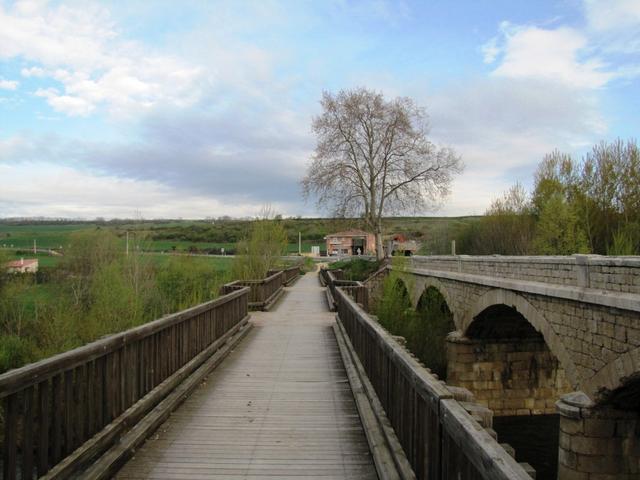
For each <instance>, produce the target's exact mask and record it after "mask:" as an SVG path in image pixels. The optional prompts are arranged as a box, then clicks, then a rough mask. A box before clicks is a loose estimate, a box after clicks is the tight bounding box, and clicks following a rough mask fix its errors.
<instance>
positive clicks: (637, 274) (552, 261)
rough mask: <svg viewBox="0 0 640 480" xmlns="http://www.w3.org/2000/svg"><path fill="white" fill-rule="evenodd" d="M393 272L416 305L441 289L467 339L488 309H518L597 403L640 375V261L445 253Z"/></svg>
mask: <svg viewBox="0 0 640 480" xmlns="http://www.w3.org/2000/svg"><path fill="white" fill-rule="evenodd" d="M527 260H529V262H528V261H527ZM540 265H543V266H544V268H539V267H540ZM391 268H392V269H394V270H398V273H399V276H400V278H401V279H402V281H403V282H404V283H405V285H406V286H407V289H408V291H409V293H410V296H411V300H412V303H413V305H414V306H416V305H417V303H418V301H419V298H420V296H421V295H422V292H424V290H425V289H426V288H428V287H434V288H436V289H437V290H439V291H440V293H441V294H442V295H443V297H444V298H445V300H446V301H447V304H448V306H449V309H450V310H451V312H452V313H453V318H454V323H455V325H456V328H457V329H458V330H459V332H461V333H462V334H464V333H466V332H467V330H468V328H469V326H470V325H471V324H472V323H473V321H474V319H475V318H476V317H477V316H478V315H479V314H480V313H481V312H482V311H483V310H485V309H486V308H488V307H491V306H493V305H499V304H504V305H507V306H509V307H513V308H514V309H515V310H517V311H518V312H519V313H520V314H522V316H524V317H525V319H526V320H527V321H528V322H529V323H530V324H531V325H532V326H533V327H534V328H535V329H536V330H537V331H538V332H539V333H541V334H542V336H543V337H544V340H545V342H546V343H547V345H548V347H549V349H550V350H551V352H552V353H553V354H554V355H555V356H556V358H557V359H558V361H559V362H560V364H561V365H562V367H563V368H564V369H565V373H566V376H567V380H568V381H569V382H570V383H571V385H572V386H573V387H574V388H575V389H576V390H582V391H584V392H585V393H586V394H587V395H588V396H589V397H590V398H592V399H593V400H595V401H598V399H599V398H600V397H599V393H601V392H602V391H609V390H612V389H615V388H620V387H621V386H622V385H621V383H622V382H624V381H625V379H627V378H631V377H632V376H637V374H638V373H639V372H640V354H638V352H640V350H638V349H639V348H640V259H637V258H632V259H630V260H624V259H623V260H621V259H619V258H613V259H606V258H604V257H594V256H573V257H463V258H462V257H453V256H447V257H443V256H439V257H414V258H412V260H411V264H410V265H409V266H408V267H406V268H402V269H397V268H395V267H391ZM585 269H586V271H585ZM469 272H473V273H469ZM517 272H522V274H521V275H518V273H517ZM549 272H551V273H549ZM581 277H582V278H581ZM585 277H586V279H585ZM579 285H598V286H599V288H600V287H606V289H605V290H603V289H599V288H591V287H587V286H579Z"/></svg>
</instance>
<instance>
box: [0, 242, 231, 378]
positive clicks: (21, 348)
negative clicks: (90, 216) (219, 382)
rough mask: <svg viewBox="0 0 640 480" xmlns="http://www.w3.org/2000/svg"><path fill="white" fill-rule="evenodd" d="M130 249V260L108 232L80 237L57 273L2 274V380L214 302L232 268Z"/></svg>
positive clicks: (47, 270) (50, 270)
mask: <svg viewBox="0 0 640 480" xmlns="http://www.w3.org/2000/svg"><path fill="white" fill-rule="evenodd" d="M131 246H132V248H131V252H130V254H129V255H125V254H124V252H123V251H122V249H121V248H120V245H119V242H118V238H117V236H116V235H115V234H114V233H113V232H112V231H110V230H107V229H92V230H82V231H76V232H73V233H72V234H71V235H70V237H69V243H68V248H67V249H66V251H65V255H64V257H61V259H60V262H59V263H58V265H57V266H55V267H44V268H41V269H40V271H39V272H38V274H37V275H33V274H6V273H5V274H3V275H2V281H1V284H0V372H1V371H5V370H8V369H10V368H15V367H18V366H21V365H23V364H25V363H28V362H32V361H35V360H38V359H40V358H44V357H47V356H50V355H53V354H55V353H59V352H62V351H65V350H68V349H71V348H74V347H77V346H80V345H83V344H85V343H88V342H90V341H93V340H95V339H97V338H100V337H102V336H104V335H108V334H111V333H116V332H119V331H122V330H125V329H128V328H131V327H134V326H137V325H140V324H142V323H145V322H148V321H150V320H153V319H155V318H158V317H160V316H162V315H164V314H167V313H170V312H174V311H177V310H181V309H184V308H187V307H189V306H192V305H195V304H198V303H201V302H204V301H206V300H209V299H212V298H214V297H215V296H216V295H217V293H218V289H219V286H220V285H221V284H222V283H224V282H225V281H226V280H228V278H229V272H228V266H230V264H229V263H228V262H227V265H221V264H220V263H219V262H209V259H207V258H200V257H189V256H173V257H163V258H162V259H161V261H159V259H158V257H156V256H152V255H145V254H142V253H140V251H139V250H138V249H137V248H135V244H133V245H131ZM4 263H5V262H4V261H3V262H2V264H3V265H4Z"/></svg>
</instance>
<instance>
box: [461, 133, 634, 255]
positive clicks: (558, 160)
mask: <svg viewBox="0 0 640 480" xmlns="http://www.w3.org/2000/svg"><path fill="white" fill-rule="evenodd" d="M458 251H459V252H460V253H467V254H476V255H477V254H496V253H497V254H502V255H524V254H537V255H571V254H574V253H596V254H601V255H638V254H640V148H639V147H638V144H637V142H635V141H627V142H624V141H622V140H616V141H614V142H612V143H605V142H603V143H600V144H598V145H596V146H594V147H593V148H592V149H591V151H590V152H588V153H587V154H586V155H585V156H584V157H583V158H582V159H581V160H579V161H578V160H575V159H574V158H572V157H571V156H570V155H567V154H564V153H561V152H558V151H554V152H552V153H550V154H549V155H547V156H546V157H545V158H544V159H543V161H542V162H541V163H540V165H539V166H538V169H537V172H536V174H535V179H534V186H533V190H532V191H531V192H526V191H525V189H524V188H523V187H522V186H521V185H519V184H516V185H515V186H513V187H512V188H511V189H510V190H509V191H508V192H506V193H505V194H504V195H503V197H501V198H499V199H497V200H495V201H494V202H493V204H492V205H491V207H490V208H489V209H488V210H487V212H486V214H485V215H484V216H483V217H482V218H481V219H480V220H479V221H478V222H476V223H473V224H470V225H468V226H467V228H465V229H463V230H462V231H461V232H460V233H459V236H458Z"/></svg>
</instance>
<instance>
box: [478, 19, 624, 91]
mask: <svg viewBox="0 0 640 480" xmlns="http://www.w3.org/2000/svg"><path fill="white" fill-rule="evenodd" d="M587 46H588V39H587V37H586V36H585V35H584V34H583V33H581V32H580V31H578V30H576V29H573V28H569V27H560V28H556V29H544V28H539V27H535V26H514V25H511V24H509V23H506V22H503V23H502V24H501V28H500V35H499V36H498V37H495V38H492V39H491V40H490V41H489V42H487V43H486V44H485V45H484V46H483V47H482V50H483V53H484V56H485V61H488V62H489V63H492V62H493V61H494V60H496V59H497V58H498V57H500V63H499V65H498V66H497V67H496V68H495V70H494V71H493V74H494V75H497V76H503V77H509V78H538V79H546V80H553V81H556V82H559V83H563V84H565V85H569V86H572V87H576V88H598V87H602V86H604V85H606V84H607V83H608V82H609V81H610V80H612V79H613V78H614V77H615V76H616V74H615V73H614V72H612V71H608V70H607V65H606V64H605V63H604V62H603V61H602V60H601V59H599V58H598V57H593V56H592V57H588V58H586V59H582V58H583V55H581V54H582V53H583V52H584V51H585V49H586V47H587Z"/></svg>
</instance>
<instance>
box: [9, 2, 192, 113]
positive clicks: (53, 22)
mask: <svg viewBox="0 0 640 480" xmlns="http://www.w3.org/2000/svg"><path fill="white" fill-rule="evenodd" d="M16 57H22V58H24V59H26V60H28V61H30V62H33V63H35V65H32V66H30V67H25V68H23V69H22V71H21V74H22V75H23V76H24V77H27V78H29V77H51V78H53V79H55V80H57V81H58V82H60V84H61V87H62V91H59V92H54V91H50V92H49V94H48V95H46V96H45V98H47V101H48V103H49V104H50V105H51V107H52V108H53V109H55V110H57V111H59V112H62V113H66V114H68V115H88V114H90V113H91V112H93V111H95V110H96V109H97V108H98V107H100V106H103V105H104V106H106V107H107V108H108V110H109V111H110V112H111V113H114V114H119V115H127V114H132V113H137V112H138V111H139V109H140V108H148V107H152V106H155V105H158V104H175V105H189V104H191V103H193V102H194V101H195V99H197V98H198V96H199V94H200V91H199V89H198V82H199V81H200V79H201V76H202V73H203V72H202V70H201V69H200V68H199V67H198V66H194V65H188V64H185V63H184V62H183V61H182V60H180V59H177V58H174V57H171V56H168V55H159V54H156V53H154V52H153V51H150V50H149V49H147V48H144V47H142V46H141V45H139V44H137V43H135V42H131V41H126V40H125V39H124V38H122V36H121V34H120V32H119V31H118V30H117V28H116V26H115V24H114V22H113V20H112V19H111V17H110V15H109V12H108V11H107V10H106V9H104V8H102V7H99V6H95V5H93V4H90V3H89V4H85V3H83V4H81V5H78V6H77V7H74V6H66V5H60V6H54V5H49V4H47V3H46V2H24V1H23V2H16V4H15V5H14V6H13V8H12V9H3V7H2V6H0V59H2V58H4V59H12V58H16Z"/></svg>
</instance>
